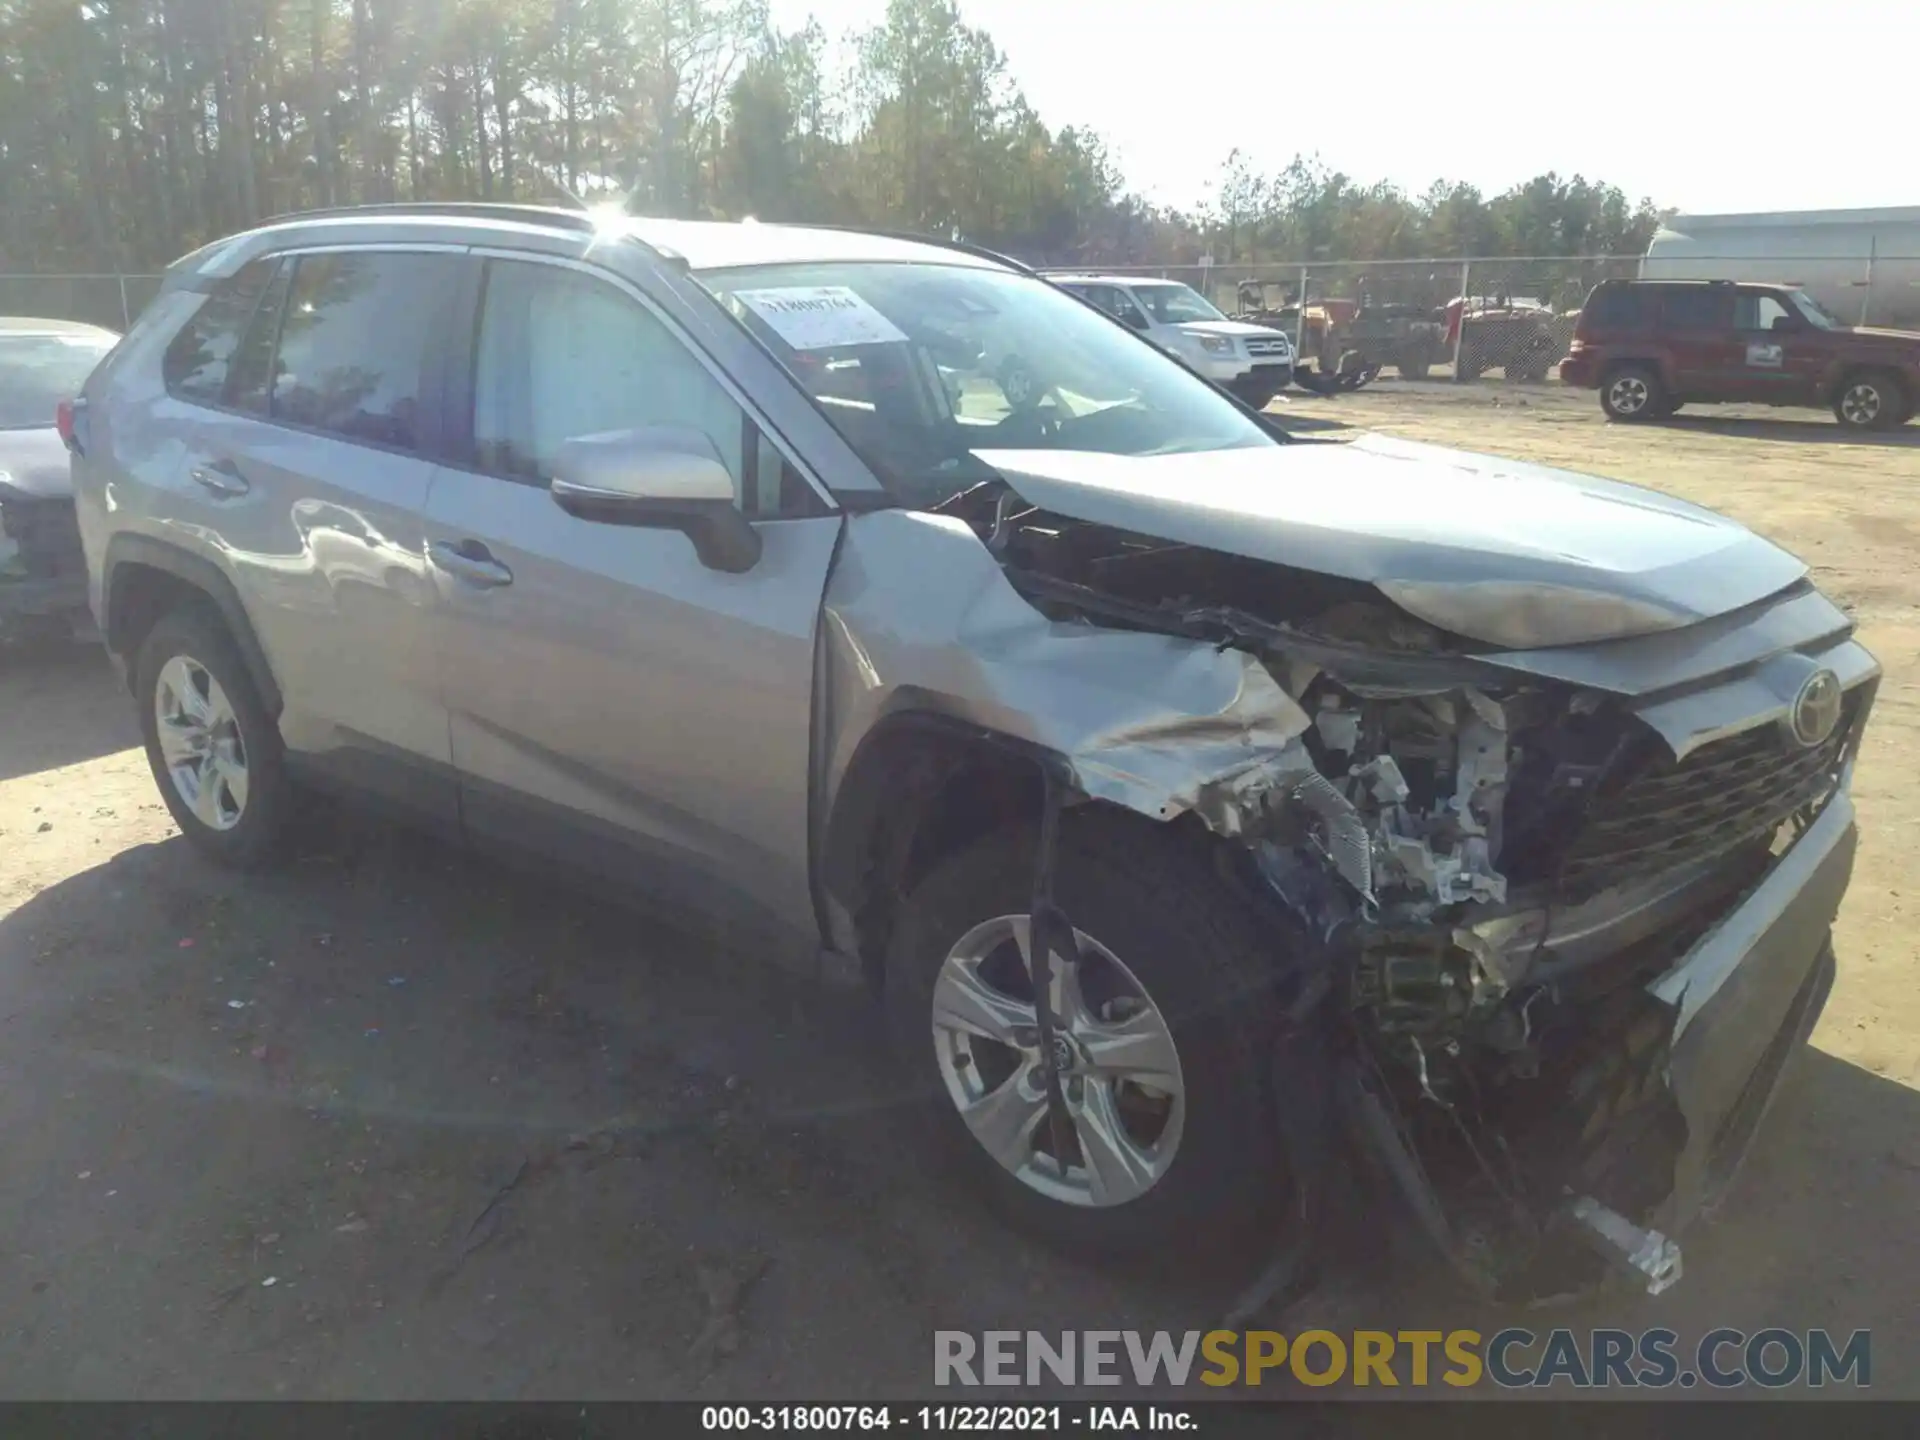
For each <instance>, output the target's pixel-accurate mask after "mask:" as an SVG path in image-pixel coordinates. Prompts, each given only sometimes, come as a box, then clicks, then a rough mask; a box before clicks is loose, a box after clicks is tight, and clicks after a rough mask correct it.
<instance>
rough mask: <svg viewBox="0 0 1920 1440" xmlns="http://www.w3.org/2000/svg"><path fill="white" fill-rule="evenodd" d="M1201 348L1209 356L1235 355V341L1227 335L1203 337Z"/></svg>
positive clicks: (1201, 338)
mask: <svg viewBox="0 0 1920 1440" xmlns="http://www.w3.org/2000/svg"><path fill="white" fill-rule="evenodd" d="M1200 348H1201V349H1202V350H1204V351H1206V352H1207V353H1208V354H1209V355H1231V354H1233V339H1232V337H1231V336H1227V335H1202V336H1201V337H1200Z"/></svg>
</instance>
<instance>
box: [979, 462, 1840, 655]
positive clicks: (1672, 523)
mask: <svg viewBox="0 0 1920 1440" xmlns="http://www.w3.org/2000/svg"><path fill="white" fill-rule="evenodd" d="M980 458H981V459H983V460H984V461H986V462H987V463H988V464H990V465H992V466H994V467H995V469H997V470H998V471H999V472H1000V473H1001V474H1002V475H1003V476H1005V478H1006V480H1007V481H1008V483H1009V484H1010V485H1012V487H1013V488H1014V490H1015V491H1016V492H1017V493H1018V494H1019V495H1020V496H1021V497H1022V498H1024V499H1025V500H1027V501H1029V502H1030V503H1032V504H1034V505H1037V506H1040V507H1041V508H1042V509H1045V510H1050V511H1053V512H1055V513H1057V514H1060V515H1065V516H1068V517H1070V518H1072V519H1077V520H1085V521H1090V522H1093V523H1096V524H1101V525H1110V526H1113V527H1115V528H1117V529H1122V530H1131V531H1134V532H1137V533H1140V534H1145V535H1151V536H1154V537H1156V538H1159V539H1165V540H1172V541H1177V542H1180V543H1183V544H1189V545H1196V546H1202V547H1205V548H1207V549H1211V550H1220V551H1224V552H1226V553H1228V554H1232V555H1243V556H1247V557H1248V558H1251V559H1256V560H1267V561H1271V562H1273V563H1275V564H1279V565H1287V566H1291V567H1294V568H1296V569H1302V570H1311V571H1317V572H1320V573H1322V574H1327V575H1339V576H1343V577H1345V578H1347V579H1352V580H1359V581H1364V582H1367V583H1370V584H1373V585H1377V586H1379V587H1380V588H1381V589H1382V590H1383V591H1384V592H1385V593H1386V594H1387V595H1389V596H1390V597H1391V598H1393V599H1394V600H1395V602H1396V603H1398V604H1399V605H1401V606H1402V607H1403V608H1405V609H1408V610H1410V611H1412V612H1413V613H1414V614H1416V615H1419V616H1420V617H1421V618H1422V619H1426V620H1429V621H1431V622H1432V623H1435V624H1439V625H1442V626H1443V628H1446V629H1449V630H1453V631H1454V632H1456V633H1458V634H1462V635H1465V636H1467V637H1468V638H1469V639H1474V640H1479V641H1483V642H1485V643H1488V644H1493V645H1499V646H1502V647H1505V648H1512V649H1521V648H1527V647H1528V646H1530V645H1532V644H1574V643H1582V642H1585V641H1591V640H1600V639H1612V638H1619V637H1623V636H1627V635H1636V634H1647V633H1651V632H1653V631H1657V630H1666V629H1674V628H1677V627H1679V626H1682V625H1688V624H1692V623H1694V622H1696V621H1699V620H1703V619H1705V618H1707V617H1709V616H1713V615H1720V614H1724V613H1726V612H1727V611H1729V610H1735V609H1738V608H1739V607H1741V606H1743V605H1748V604H1751V603H1753V602H1754V601H1756V600H1760V599H1763V598H1765V597H1766V596H1769V595H1772V594H1774V593H1775V592H1777V591H1779V590H1781V589H1782V588H1784V587H1785V586H1788V585H1791V584H1792V583H1794V582H1795V581H1796V580H1798V579H1800V578H1801V577H1802V576H1803V575H1804V574H1805V573H1806V566H1805V565H1803V564H1802V563H1801V562H1800V561H1799V560H1797V559H1795V558H1794V557H1793V556H1791V555H1789V554H1787V552H1786V551H1784V550H1781V549H1780V548H1778V547H1777V546H1775V545H1773V544H1771V543H1769V542H1768V541H1766V540H1763V539H1761V538H1760V537H1759V536H1757V535H1755V534H1754V533H1753V532H1752V531H1750V530H1747V529H1746V528H1745V527H1743V526H1741V525H1737V524H1735V523H1734V522H1733V521H1731V520H1728V519H1725V518H1724V517H1722V516H1719V515H1716V514H1714V513H1713V512H1712V511H1709V510H1703V509H1701V508H1700V507H1698V506H1696V505H1689V504H1687V503H1686V502H1685V501H1682V500H1675V499H1672V498H1670V497H1668V496H1665V495H1660V494H1656V493H1654V492H1653V491H1650V490H1642V489H1640V488H1639V487H1637V486H1633V485H1624V484H1621V483H1619V482H1617V481H1612V480H1600V479H1595V478H1592V477H1589V476H1584V475H1579V474H1575V473H1574V472H1572V471H1567V470H1556V469H1552V468H1550V467H1548V466H1544V465H1530V464H1525V463H1523V462H1520V461H1513V460H1502V459H1498V458H1496V457H1494V456H1491V455H1476V454H1472V453H1470V452H1467V451H1461V450H1450V449H1446V448H1444V447H1441V446H1438V445H1423V444H1418V443H1416V442H1413V441H1409V440H1398V439H1392V438H1389V437H1386V436H1378V435H1368V436H1364V437H1362V438H1360V439H1357V440H1354V441H1352V442H1350V443H1346V444H1311V445H1276V446H1271V447H1268V446H1257V447H1249V448H1247V449H1241V450H1225V451H1213V452H1210V453H1205V454H1190V455H1157V456H1142V457H1132V456H1123V455H1101V454H1091V453H1087V452H1084V451H1057V450H1030V451H1010V450H992V451H982V452H980ZM1556 597H1557V598H1556ZM1596 602H1597V603H1596ZM1611 602H1620V603H1611ZM1556 603H1559V604H1561V605H1562V606H1563V607H1564V608H1566V609H1567V610H1568V611H1569V613H1570V612H1571V611H1572V610H1574V609H1578V610H1579V612H1580V613H1579V615H1578V617H1577V618H1575V619H1574V620H1573V621H1572V623H1571V624H1570V625H1569V626H1566V627H1563V628H1564V630H1565V631H1566V632H1567V633H1561V634H1559V635H1558V636H1557V637H1556V638H1553V639H1539V640H1528V639H1525V638H1520V635H1521V633H1522V632H1524V631H1525V630H1526V629H1527V627H1526V626H1525V625H1524V624H1523V625H1517V626H1516V625H1515V624H1512V623H1509V620H1510V618H1511V616H1510V613H1507V612H1511V611H1513V610H1514V609H1515V607H1535V608H1544V609H1547V610H1551V609H1552V608H1553V606H1554V605H1555V604H1556ZM1490 612H1491V613H1492V614H1493V616H1494V618H1481V619H1478V620H1476V618H1475V617H1476V616H1480V617H1487V616H1489V614H1490ZM1549 628H1551V627H1549ZM1571 632H1578V633H1571Z"/></svg>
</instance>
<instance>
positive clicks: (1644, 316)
mask: <svg viewBox="0 0 1920 1440" xmlns="http://www.w3.org/2000/svg"><path fill="white" fill-rule="evenodd" d="M1651 308H1652V307H1650V306H1649V305H1648V304H1647V292H1646V289H1645V288H1644V287H1643V286H1639V285H1601V286H1598V287H1597V288H1595V290H1594V292H1593V294H1592V295H1590V296H1589V297H1588V298H1587V303H1586V304H1585V305H1583V306H1582V307H1581V308H1580V319H1581V322H1582V326H1583V328H1586V329H1592V330H1642V329H1645V328H1646V325H1647V321H1648V320H1649V318H1650V316H1649V315H1648V311H1649V310H1650V309H1651Z"/></svg>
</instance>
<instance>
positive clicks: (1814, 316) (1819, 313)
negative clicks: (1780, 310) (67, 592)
mask: <svg viewBox="0 0 1920 1440" xmlns="http://www.w3.org/2000/svg"><path fill="white" fill-rule="evenodd" d="M1786 294H1787V299H1789V300H1791V301H1792V302H1793V307H1794V309H1796V310H1798V311H1799V312H1800V313H1801V314H1802V315H1804V316H1805V317H1806V320H1807V323H1808V324H1809V325H1812V326H1814V327H1815V328H1816V329H1820V330H1844V329H1846V328H1847V327H1846V326H1844V325H1842V324H1841V323H1840V322H1839V321H1838V320H1836V319H1834V318H1833V316H1831V315H1829V314H1828V313H1827V312H1826V311H1825V310H1823V309H1822V308H1821V307H1820V302H1819V301H1818V300H1815V299H1814V298H1813V297H1812V296H1810V295H1808V294H1806V293H1805V292H1804V291H1800V290H1789V291H1787V292H1786Z"/></svg>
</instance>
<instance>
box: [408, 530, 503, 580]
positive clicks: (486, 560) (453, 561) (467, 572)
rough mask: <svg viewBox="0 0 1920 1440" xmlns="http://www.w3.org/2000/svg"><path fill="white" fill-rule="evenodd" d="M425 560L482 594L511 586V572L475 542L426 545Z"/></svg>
mask: <svg viewBox="0 0 1920 1440" xmlns="http://www.w3.org/2000/svg"><path fill="white" fill-rule="evenodd" d="M427 556H428V558H429V559H431V560H432V561H433V563H434V564H435V565H437V566H439V567H440V568H441V569H442V570H444V571H446V572H447V573H448V574H449V575H453V576H456V577H458V578H459V579H461V580H464V581H466V582H467V584H469V585H477V586H479V587H480V588H481V589H483V590H491V589H494V588H496V587H498V586H501V585H511V584H512V583H513V571H511V570H509V569H508V568H507V567H506V566H504V565H502V564H501V563H500V562H499V561H498V560H496V559H494V558H493V552H492V551H490V550H489V549H487V547H486V546H485V545H482V544H481V543H480V542H479V541H478V540H433V541H429V542H428V544H427Z"/></svg>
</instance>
